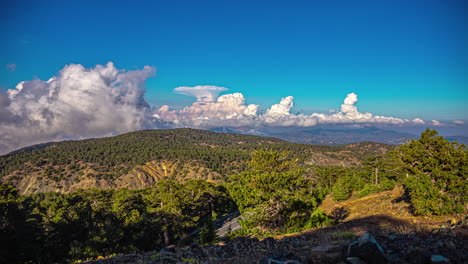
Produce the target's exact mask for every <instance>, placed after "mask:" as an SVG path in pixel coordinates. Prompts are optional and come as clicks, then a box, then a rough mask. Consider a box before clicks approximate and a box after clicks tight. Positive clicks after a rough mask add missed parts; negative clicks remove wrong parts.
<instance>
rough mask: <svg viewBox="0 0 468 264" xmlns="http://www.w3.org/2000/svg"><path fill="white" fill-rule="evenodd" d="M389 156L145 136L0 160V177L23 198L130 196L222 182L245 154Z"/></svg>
mask: <svg viewBox="0 0 468 264" xmlns="http://www.w3.org/2000/svg"><path fill="white" fill-rule="evenodd" d="M392 148H393V146H390V145H386V144H380V143H371V142H363V143H357V144H352V145H345V146H315V145H307V144H294V143H288V142H286V141H283V140H280V139H275V138H265V137H257V136H249V135H241V134H221V133H215V132H209V131H204V130H196V129H173V130H145V131H137V132H132V133H127V134H123V135H120V136H115V137H109V138H99V139H87V140H77V141H64V142H57V143H47V144H40V145H35V146H32V147H28V148H25V149H21V150H18V151H15V152H13V153H10V154H8V155H5V156H0V177H1V181H2V182H6V183H9V184H12V185H14V186H16V187H17V188H18V189H19V190H20V192H21V193H22V194H25V193H26V194H31V193H39V192H46V191H60V192H70V191H73V190H76V189H79V188H93V187H95V188H100V189H110V188H130V189H135V188H144V187H149V186H151V185H152V184H154V182H155V181H157V180H160V179H163V178H165V179H175V180H186V179H191V178H192V179H211V180H215V181H225V180H226V179H227V177H228V176H229V175H231V174H235V173H238V172H240V171H242V170H244V169H245V168H246V162H247V161H248V160H249V159H250V153H251V152H252V151H254V150H260V149H269V150H272V151H279V152H281V151H287V152H289V153H290V155H291V157H293V158H297V159H298V160H299V163H301V164H304V163H307V164H313V165H339V166H347V167H349V166H359V165H360V164H361V162H362V160H363V159H364V158H365V157H368V156H370V155H375V154H382V153H385V152H387V151H388V150H389V149H392ZM135 178H144V179H142V180H141V182H143V184H140V185H137V186H134V185H132V184H134V183H135V180H134V179H135ZM82 183H86V184H82Z"/></svg>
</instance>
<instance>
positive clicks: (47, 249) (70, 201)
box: [0, 180, 236, 263]
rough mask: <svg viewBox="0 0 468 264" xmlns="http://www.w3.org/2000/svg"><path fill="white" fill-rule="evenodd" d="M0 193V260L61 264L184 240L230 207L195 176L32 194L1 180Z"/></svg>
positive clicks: (217, 190)
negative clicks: (139, 185)
mask: <svg viewBox="0 0 468 264" xmlns="http://www.w3.org/2000/svg"><path fill="white" fill-rule="evenodd" d="M0 195H1V197H0V201H1V202H0V237H1V238H0V239H1V244H2V245H5V246H2V248H0V251H1V252H0V253H1V254H0V256H1V257H0V262H1V263H26V262H29V261H31V262H38V263H39V262H40V263H57V262H61V263H63V262H64V261H71V260H76V259H87V258H96V257H97V256H99V255H102V256H108V255H111V254H113V253H130V252H136V251H149V250H154V249H157V248H160V247H162V246H164V245H168V244H170V243H177V242H180V243H183V242H181V241H188V240H189V239H190V238H188V237H186V234H188V233H190V232H192V231H193V230H194V229H196V228H198V227H201V226H203V225H204V224H205V223H209V222H211V221H212V220H213V219H215V218H218V217H220V216H222V215H224V214H227V213H229V212H233V211H235V210H236V206H235V204H234V202H233V201H232V199H231V198H230V197H229V196H228V195H227V192H226V189H225V188H223V187H222V186H214V185H213V184H211V183H208V182H206V181H201V180H191V181H188V182H187V183H185V184H179V183H176V182H174V181H170V180H164V181H160V182H158V183H157V184H156V185H155V186H154V187H152V188H148V189H143V190H137V191H130V190H119V191H114V190H81V191H77V192H74V193H70V194H59V193H41V194H35V195H31V196H19V195H18V193H17V191H16V190H15V189H14V188H13V187H11V186H9V185H6V184H2V185H0ZM208 236H209V233H208V232H206V234H205V236H204V238H203V239H204V241H203V242H204V243H209V242H210V241H209V237H208ZM212 239H214V237H213V238H212Z"/></svg>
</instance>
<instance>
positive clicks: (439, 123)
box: [431, 120, 443, 126]
mask: <svg viewBox="0 0 468 264" xmlns="http://www.w3.org/2000/svg"><path fill="white" fill-rule="evenodd" d="M431 124H432V125H433V126H442V125H443V124H442V123H441V122H439V121H437V120H432V121H431Z"/></svg>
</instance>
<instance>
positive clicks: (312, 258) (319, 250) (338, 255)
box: [307, 244, 343, 263]
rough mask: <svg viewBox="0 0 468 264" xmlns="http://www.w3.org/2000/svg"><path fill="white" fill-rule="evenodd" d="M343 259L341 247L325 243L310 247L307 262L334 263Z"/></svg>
mask: <svg viewBox="0 0 468 264" xmlns="http://www.w3.org/2000/svg"><path fill="white" fill-rule="evenodd" d="M342 259H343V254H342V247H341V246H339V245H331V244H325V245H321V246H318V247H314V248H312V249H311V251H310V254H309V256H308V257H307V260H308V263H336V262H337V261H340V260H342Z"/></svg>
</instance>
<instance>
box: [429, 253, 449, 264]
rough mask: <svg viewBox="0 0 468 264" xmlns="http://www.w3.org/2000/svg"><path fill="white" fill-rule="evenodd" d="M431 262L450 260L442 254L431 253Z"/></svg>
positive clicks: (446, 261)
mask: <svg viewBox="0 0 468 264" xmlns="http://www.w3.org/2000/svg"><path fill="white" fill-rule="evenodd" d="M431 263H434V264H435V263H450V260H449V259H448V258H446V257H444V256H442V255H432V256H431Z"/></svg>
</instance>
